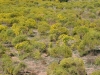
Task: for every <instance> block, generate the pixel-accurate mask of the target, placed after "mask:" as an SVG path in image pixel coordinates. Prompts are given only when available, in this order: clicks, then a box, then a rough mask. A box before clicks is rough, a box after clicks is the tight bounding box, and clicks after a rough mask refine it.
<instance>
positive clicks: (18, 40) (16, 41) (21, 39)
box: [12, 35, 27, 45]
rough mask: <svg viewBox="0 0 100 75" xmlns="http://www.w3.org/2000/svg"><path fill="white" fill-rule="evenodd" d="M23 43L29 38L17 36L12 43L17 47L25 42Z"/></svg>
mask: <svg viewBox="0 0 100 75" xmlns="http://www.w3.org/2000/svg"><path fill="white" fill-rule="evenodd" d="M23 41H27V37H26V36H25V35H19V36H16V37H15V38H14V39H13V41H12V43H13V44H14V45H16V44H18V43H21V42H23Z"/></svg>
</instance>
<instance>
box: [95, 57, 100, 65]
mask: <svg viewBox="0 0 100 75" xmlns="http://www.w3.org/2000/svg"><path fill="white" fill-rule="evenodd" d="M95 64H96V65H100V56H98V57H96V59H95Z"/></svg>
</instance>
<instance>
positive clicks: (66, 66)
mask: <svg viewBox="0 0 100 75" xmlns="http://www.w3.org/2000/svg"><path fill="white" fill-rule="evenodd" d="M47 73H48V75H86V72H85V68H84V63H83V60H82V59H80V58H72V57H70V58H64V59H62V60H61V61H60V63H59V64H58V63H56V62H53V63H52V64H50V65H49V66H48V70H47Z"/></svg>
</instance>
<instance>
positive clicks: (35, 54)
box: [32, 50, 41, 59]
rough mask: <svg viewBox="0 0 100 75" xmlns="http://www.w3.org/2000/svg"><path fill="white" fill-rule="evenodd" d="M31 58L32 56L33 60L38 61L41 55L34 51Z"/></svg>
mask: <svg viewBox="0 0 100 75" xmlns="http://www.w3.org/2000/svg"><path fill="white" fill-rule="evenodd" d="M32 56H33V58H34V59H40V58H41V53H40V52H39V51H38V50H37V51H34V53H33V55H32Z"/></svg>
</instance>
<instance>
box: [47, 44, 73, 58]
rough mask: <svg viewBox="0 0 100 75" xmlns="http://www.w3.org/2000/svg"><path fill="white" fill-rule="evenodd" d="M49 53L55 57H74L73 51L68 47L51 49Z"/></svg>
mask: <svg viewBox="0 0 100 75" xmlns="http://www.w3.org/2000/svg"><path fill="white" fill-rule="evenodd" d="M48 53H49V54H50V55H51V56H53V57H61V56H62V57H66V58H68V57H71V56H72V51H71V49H70V48H69V47H68V46H66V45H62V46H56V47H53V48H49V49H48Z"/></svg>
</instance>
